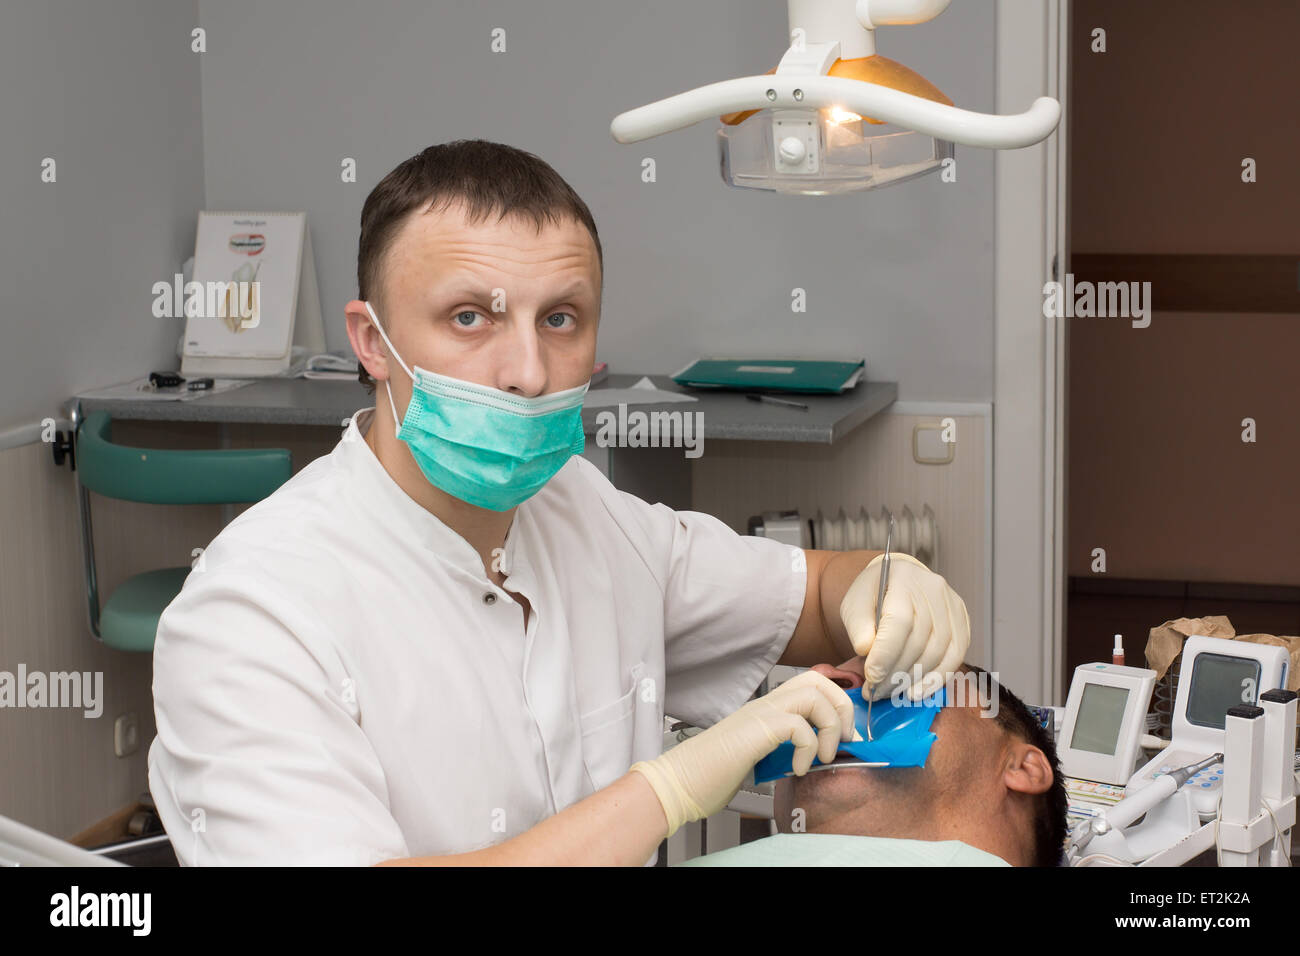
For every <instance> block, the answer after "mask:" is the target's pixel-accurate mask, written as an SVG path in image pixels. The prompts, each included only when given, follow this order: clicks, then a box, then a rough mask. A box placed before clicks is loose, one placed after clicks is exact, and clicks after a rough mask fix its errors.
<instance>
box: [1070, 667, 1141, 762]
mask: <svg viewBox="0 0 1300 956" xmlns="http://www.w3.org/2000/svg"><path fill="white" fill-rule="evenodd" d="M1127 703H1128V688H1127V687H1109V686H1107V685H1105V684H1088V685H1087V686H1086V687H1084V689H1083V700H1082V701H1081V702H1080V703H1079V716H1078V717H1076V718H1075V721H1074V734H1073V736H1071V738H1070V746H1071V747H1072V748H1073V749H1075V750H1088V751H1091V752H1092V753H1097V754H1107V755H1113V754H1114V753H1115V748H1116V746H1117V745H1118V744H1119V731H1120V727H1121V726H1123V723H1124V706H1125V705H1126V704H1127Z"/></svg>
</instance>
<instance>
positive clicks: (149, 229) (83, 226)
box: [0, 0, 203, 429]
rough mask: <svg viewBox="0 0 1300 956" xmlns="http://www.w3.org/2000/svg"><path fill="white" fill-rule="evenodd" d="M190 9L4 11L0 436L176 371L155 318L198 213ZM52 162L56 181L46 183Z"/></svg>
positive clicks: (53, 3) (199, 154)
mask: <svg viewBox="0 0 1300 956" xmlns="http://www.w3.org/2000/svg"><path fill="white" fill-rule="evenodd" d="M196 15H197V10H196V4H195V3H194V2H193V0H190V2H169V0H136V2H123V0H113V2H106V3H96V2H88V0H39V2H36V0H26V2H6V3H4V5H3V7H2V8H0V117H2V118H3V120H4V133H3V135H0V330H3V342H2V343H0V429H4V428H6V427H8V426H11V425H25V424H29V423H31V422H33V421H36V420H38V419H40V418H43V417H45V416H47V415H53V414H55V412H56V411H57V410H58V408H59V406H60V405H61V404H62V403H63V401H64V400H66V399H67V398H68V397H69V396H71V395H73V394H75V393H76V392H77V391H80V390H82V389H86V388H91V387H93V386H96V385H102V384H108V383H111V382H118V381H125V380H127V379H130V378H133V377H137V376H139V375H142V374H145V373H147V372H148V371H150V370H151V369H155V368H176V367H178V359H177V357H176V342H177V339H178V338H179V337H180V335H181V333H182V332H183V328H182V327H181V325H180V324H179V323H177V322H176V321H175V320H173V319H156V318H154V317H153V314H152V312H151V306H152V303H153V295H152V293H151V291H150V289H151V287H152V286H153V284H154V283H155V282H157V281H160V280H167V281H170V279H171V276H172V274H173V273H174V272H175V271H176V270H177V268H178V267H179V266H180V264H181V262H183V261H184V260H185V259H186V258H188V257H189V256H190V254H191V253H192V252H193V249H194V228H195V222H196V218H197V217H196V210H197V209H198V208H200V207H201V206H202V205H203V139H202V128H201V126H200V119H199V111H200V97H199V56H198V55H197V54H194V53H191V52H190V37H189V31H190V30H191V29H193V27H194V26H195V23H196ZM47 156H48V157H52V158H53V159H54V160H55V161H56V163H57V164H58V166H57V172H58V181H57V182H55V183H44V182H42V181H41V163H42V161H43V160H44V158H45V157H47Z"/></svg>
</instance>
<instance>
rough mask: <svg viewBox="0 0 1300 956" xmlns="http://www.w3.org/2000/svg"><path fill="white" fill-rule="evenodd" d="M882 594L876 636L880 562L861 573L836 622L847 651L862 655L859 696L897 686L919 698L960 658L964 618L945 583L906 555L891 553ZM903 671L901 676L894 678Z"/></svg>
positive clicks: (966, 642)
mask: <svg viewBox="0 0 1300 956" xmlns="http://www.w3.org/2000/svg"><path fill="white" fill-rule="evenodd" d="M889 561H890V564H889V580H888V581H887V582H886V586H887V587H888V590H887V591H886V592H885V606H884V610H883V612H882V613H881V615H880V633H879V634H877V633H876V595H877V594H878V593H879V590H880V567H881V562H882V558H881V557H876V558H875V559H874V560H872V562H871V563H870V564H868V565H867V566H866V567H865V568H863V569H862V572H861V573H860V574H859V575H858V576H857V578H856V579H855V580H854V582H853V583H852V584H851V585H849V589H848V591H847V592H845V595H844V600H843V601H841V602H840V618H841V620H843V621H844V627H845V628H846V629H847V630H848V632H849V640H850V641H852V642H853V649H854V650H855V651H856V652H857V653H858V654H860V655H862V656H864V657H866V660H865V661H864V662H863V668H862V670H863V674H862V676H863V680H864V682H865V684H866V686H867V687H870V688H872V690H871V693H870V694H869V695H868V694H867V693H866V690H865V688H864V691H863V696H864V698H865V697H867V696H870V697H871V699H872V700H881V699H882V698H885V697H888V696H890V694H891V693H892V692H893V691H894V690H895V689H896V688H897V687H899V686H900V685H904V686H906V685H910V686H909V687H908V691H907V696H908V698H909V699H911V700H920V699H921V698H922V697H928V696H930V695H931V694H933V693H934V692H935V691H936V690H938V689H939V687H940V686H941V685H942V684H943V683H944V682H945V681H946V680H947V677H948V675H949V674H951V673H952V672H953V671H955V670H956V669H957V668H958V667H959V666H961V664H962V662H963V661H965V659H966V651H967V649H968V648H969V647H970V616H969V615H968V614H967V613H966V602H965V601H963V600H962V599H961V595H959V594H958V593H957V592H956V591H954V590H953V589H952V588H950V587H949V586H948V582H947V581H945V580H944V579H943V578H942V577H940V576H939V575H937V574H935V573H934V572H933V571H931V570H930V569H929V568H927V567H926V566H925V565H924V564H922V563H921V562H920V561H918V560H916V558H914V557H912V556H911V555H910V554H899V553H898V552H897V551H891V552H890V555H889ZM900 673H905V674H906V675H907V676H906V678H897V677H896V676H895V675H898V674H900Z"/></svg>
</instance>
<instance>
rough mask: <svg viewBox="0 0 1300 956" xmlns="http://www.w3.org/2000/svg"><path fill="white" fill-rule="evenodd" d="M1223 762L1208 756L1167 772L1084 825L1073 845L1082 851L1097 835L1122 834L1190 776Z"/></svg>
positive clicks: (1221, 757)
mask: <svg viewBox="0 0 1300 956" xmlns="http://www.w3.org/2000/svg"><path fill="white" fill-rule="evenodd" d="M1222 761H1223V754H1221V753H1217V754H1211V755H1210V756H1208V757H1206V758H1205V759H1204V760H1202V761H1200V762H1199V763H1194V764H1188V765H1187V766H1186V767H1179V768H1178V769H1177V770H1170V771H1169V772H1168V773H1163V774H1161V775H1160V776H1158V777H1156V778H1155V780H1153V781H1152V782H1151V783H1150V784H1149V785H1147V786H1145V787H1143V788H1142V789H1141V790H1139V791H1138V792H1137V793H1135V794H1134V795H1133V796H1131V797H1125V798H1124V799H1123V800H1121V801H1120V802H1119V803H1117V804H1115V806H1113V807H1111V808H1110V809H1109V810H1106V811H1105V812H1104V813H1102V814H1101V815H1100V816H1097V817H1093V819H1092V820H1089V821H1085V823H1084V824H1083V826H1082V829H1083V831H1084V832H1083V833H1082V835H1081V837H1080V839H1078V840H1076V841H1074V842H1075V845H1076V846H1078V847H1079V848H1080V849H1082V848H1083V847H1084V846H1086V845H1087V844H1088V841H1089V840H1091V839H1092V838H1093V836H1095V835H1096V834H1098V833H1105V832H1106V831H1107V830H1122V829H1123V828H1124V827H1126V826H1128V825H1129V824H1130V823H1132V822H1133V821H1134V820H1136V819H1137V818H1138V817H1140V816H1142V814H1144V813H1146V812H1147V811H1148V810H1150V809H1151V808H1152V807H1154V806H1155V805H1156V804H1157V803H1159V802H1160V801H1161V800H1164V799H1165V798H1166V797H1168V796H1169V795H1170V794H1172V793H1173V792H1174V791H1176V790H1177V789H1178V788H1179V787H1181V786H1182V785H1183V784H1185V783H1186V782H1187V781H1188V780H1190V779H1191V778H1192V775H1193V774H1195V773H1198V772H1199V771H1201V770H1204V769H1205V768H1206V767H1212V766H1214V765H1215V764H1216V763H1221V762H1222Z"/></svg>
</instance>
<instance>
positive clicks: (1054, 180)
mask: <svg viewBox="0 0 1300 956" xmlns="http://www.w3.org/2000/svg"><path fill="white" fill-rule="evenodd" d="M996 17H997V26H996V31H997V32H996V38H997V39H996V56H995V63H996V67H995V103H996V111H997V112H998V113H1019V112H1021V111H1023V110H1025V109H1027V108H1028V106H1029V104H1030V103H1032V102H1033V101H1034V99H1035V97H1038V96H1052V97H1055V98H1056V99H1057V100H1059V101H1060V103H1061V106H1062V108H1063V109H1064V110H1065V111H1067V112H1066V113H1063V115H1062V118H1061V123H1060V125H1059V126H1058V127H1057V129H1056V131H1055V132H1054V133H1053V134H1052V135H1051V136H1050V137H1048V139H1047V140H1045V141H1044V142H1042V143H1040V144H1038V145H1036V146H1031V147H1028V148H1025V149H1015V150H998V151H997V152H996V153H995V154H994V173H993V176H994V186H993V189H994V225H993V233H994V238H993V243H994V252H993V257H994V284H993V314H994V372H993V633H992V634H991V635H988V637H989V644H988V646H989V647H990V648H991V652H990V655H991V659H990V670H993V671H996V672H997V673H998V674H999V676H1000V678H1001V680H1003V681H1004V682H1005V683H1006V685H1007V687H1009V688H1011V689H1012V690H1014V691H1015V693H1016V695H1017V696H1019V697H1021V698H1022V699H1023V700H1025V701H1027V702H1029V703H1041V704H1058V705H1060V704H1064V703H1065V700H1064V693H1063V687H1062V684H1063V681H1062V677H1061V674H1060V671H1061V669H1062V666H1063V663H1064V660H1065V630H1064V625H1063V620H1062V617H1063V609H1064V599H1065V583H1066V567H1065V563H1064V554H1065V509H1064V500H1065V497H1064V480H1065V468H1064V439H1065V419H1064V411H1065V400H1064V398H1065V392H1064V389H1065V334H1064V320H1063V319H1062V320H1055V321H1052V320H1048V319H1045V318H1044V317H1043V284H1044V283H1045V282H1047V281H1049V280H1050V279H1051V278H1052V270H1053V262H1054V261H1055V262H1056V263H1057V264H1058V267H1059V272H1060V273H1062V274H1063V273H1064V271H1065V265H1066V263H1067V262H1068V261H1069V260H1068V257H1067V254H1066V253H1067V249H1066V244H1065V223H1066V205H1065V198H1066V189H1065V187H1066V176H1065V173H1066V167H1065V161H1066V156H1067V152H1066V131H1067V124H1066V116H1068V109H1069V104H1068V103H1067V102H1066V92H1067V82H1066V77H1067V72H1066V70H1067V66H1068V59H1067V49H1068V39H1069V36H1068V34H1069V0H1046V2H1044V0H997V10H996Z"/></svg>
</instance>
